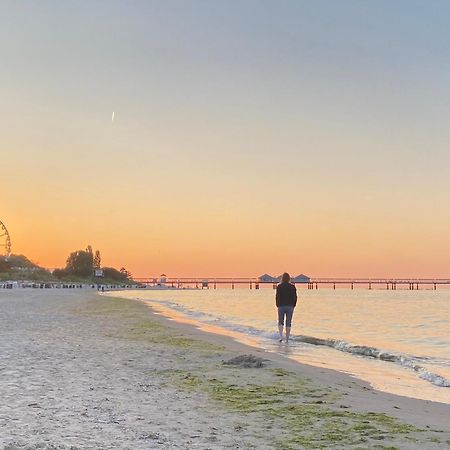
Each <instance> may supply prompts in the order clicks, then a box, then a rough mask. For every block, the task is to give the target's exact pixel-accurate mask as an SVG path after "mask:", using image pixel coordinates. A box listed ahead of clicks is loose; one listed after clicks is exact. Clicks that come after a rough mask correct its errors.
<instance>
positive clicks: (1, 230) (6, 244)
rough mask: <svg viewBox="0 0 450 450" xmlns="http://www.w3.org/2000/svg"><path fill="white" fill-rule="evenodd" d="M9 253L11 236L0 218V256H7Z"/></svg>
mask: <svg viewBox="0 0 450 450" xmlns="http://www.w3.org/2000/svg"><path fill="white" fill-rule="evenodd" d="M9 255H11V238H10V237H9V233H8V230H7V229H6V227H5V225H4V224H3V222H2V221H1V220H0V257H2V256H3V257H4V258H8V257H9Z"/></svg>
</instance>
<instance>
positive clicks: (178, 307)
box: [110, 288, 450, 403]
mask: <svg viewBox="0 0 450 450" xmlns="http://www.w3.org/2000/svg"><path fill="white" fill-rule="evenodd" d="M110 295H115V296H118V295H120V296H123V297H126V298H134V299H140V300H145V301H147V302H149V304H150V305H151V306H152V307H154V308H155V309H156V310H158V311H159V312H161V313H163V314H165V315H167V316H169V317H175V316H177V317H178V318H183V317H184V318H189V319H190V320H194V321H195V323H197V324H198V325H199V326H207V325H209V326H210V325H214V326H215V327H216V331H219V332H222V333H223V334H227V335H229V334H231V335H233V336H234V337H235V338H236V339H238V340H241V341H243V342H246V343H248V340H249V339H251V340H252V342H253V343H254V344H255V345H258V346H260V347H263V348H265V349H267V350H270V351H274V352H278V353H282V354H285V355H287V356H288V357H289V358H292V359H295V360H297V361H300V362H303V363H307V364H312V365H315V366H320V367H327V368H330V369H336V370H339V371H342V372H346V373H349V374H351V375H353V376H355V377H358V378H360V379H363V380H365V381H368V382H369V383H370V384H371V385H372V386H373V387H374V388H376V389H379V390H383V391H386V392H390V393H394V394H400V395H407V396H410V397H415V398H422V399H427V400H434V401H440V402H445V403H450V290H441V291H439V290H438V291H432V290H422V291H409V290H408V291H406V290H405V291H400V290H397V291H384V290H364V289H355V290H347V289H338V290H328V289H323V290H305V289H303V288H301V289H299V298H300V299H299V303H298V305H297V308H296V310H295V313H294V319H293V327H292V340H291V341H290V342H289V344H285V343H282V344H280V343H278V341H277V323H276V309H275V305H274V291H273V290H272V289H260V290H246V289H235V290H231V289H217V290H166V291H163V290H161V291H150V290H135V291H123V292H120V293H118V292H114V293H111V294H110Z"/></svg>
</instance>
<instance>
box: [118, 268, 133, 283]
mask: <svg viewBox="0 0 450 450" xmlns="http://www.w3.org/2000/svg"><path fill="white" fill-rule="evenodd" d="M120 273H121V274H122V275H123V276H124V277H125V278H126V279H127V280H128V279H130V278H131V272H129V271H128V270H127V269H125V267H121V268H120Z"/></svg>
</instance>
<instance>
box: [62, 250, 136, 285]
mask: <svg viewBox="0 0 450 450" xmlns="http://www.w3.org/2000/svg"><path fill="white" fill-rule="evenodd" d="M101 261H102V257H101V254H100V251H99V250H96V251H95V252H94V250H93V249H92V247H91V246H90V245H88V246H87V247H86V249H85V250H75V251H73V252H71V253H70V254H69V256H68V257H67V260H66V266H65V267H64V268H58V269H55V270H54V271H53V275H54V277H55V278H56V279H58V280H61V281H68V280H75V281H77V282H94V283H96V284H129V283H132V282H133V280H132V276H131V272H129V271H128V270H127V269H125V267H121V268H120V269H115V268H114V267H101ZM98 269H101V270H102V277H95V276H94V274H95V271H96V270H98Z"/></svg>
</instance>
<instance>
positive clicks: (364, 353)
mask: <svg viewBox="0 0 450 450" xmlns="http://www.w3.org/2000/svg"><path fill="white" fill-rule="evenodd" d="M134 298H135V300H146V301H151V302H154V303H159V304H160V305H164V306H165V307H168V308H169V309H172V310H176V311H179V312H181V313H183V314H185V315H187V316H190V317H192V318H194V319H196V320H198V321H199V322H203V323H209V324H214V325H218V326H220V327H222V328H226V329H229V330H232V331H234V332H237V333H242V334H246V335H251V336H254V337H259V338H263V339H267V340H273V339H277V338H278V334H277V333H274V332H269V331H267V330H261V329H259V328H255V327H252V326H250V325H241V324H238V323H236V322H234V321H233V318H228V320H226V319H224V318H222V317H220V316H217V315H214V314H210V313H206V312H202V311H193V310H192V309H190V308H188V307H186V306H184V305H181V304H179V303H176V302H174V301H170V300H169V301H168V300H155V299H143V298H140V297H134ZM291 340H292V341H294V342H299V343H304V344H309V345H317V346H325V347H329V348H332V349H335V350H337V351H340V352H344V353H350V354H352V355H355V356H361V357H366V358H373V359H378V360H380V361H386V362H390V363H394V364H398V365H400V366H402V367H405V368H408V369H411V370H413V371H414V372H416V373H417V374H418V376H419V378H421V379H423V380H425V381H428V382H430V383H432V384H433V385H435V386H438V387H450V381H449V380H447V379H446V378H444V377H442V376H441V375H438V374H436V373H433V372H430V371H428V370H427V369H426V368H425V367H423V366H422V365H420V362H427V363H429V364H433V359H432V358H427V357H421V356H411V355H406V354H401V353H393V352H389V351H383V350H380V349H378V348H376V347H370V346H366V345H355V344H351V343H349V342H346V341H343V340H339V339H324V338H318V337H314V336H303V335H296V336H291ZM442 363H443V362H442V361H440V362H439V365H441V364H442ZM446 363H447V364H448V362H446Z"/></svg>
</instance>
